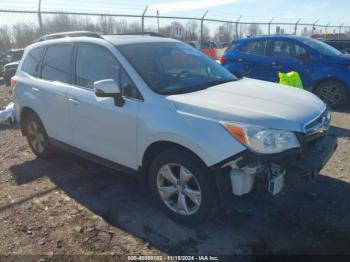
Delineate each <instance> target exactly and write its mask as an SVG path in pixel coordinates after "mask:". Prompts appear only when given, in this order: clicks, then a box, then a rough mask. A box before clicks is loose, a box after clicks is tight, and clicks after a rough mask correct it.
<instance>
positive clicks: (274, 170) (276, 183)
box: [268, 163, 287, 195]
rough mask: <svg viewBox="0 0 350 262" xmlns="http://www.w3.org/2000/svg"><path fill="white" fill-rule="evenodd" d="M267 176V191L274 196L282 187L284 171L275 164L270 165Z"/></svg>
mask: <svg viewBox="0 0 350 262" xmlns="http://www.w3.org/2000/svg"><path fill="white" fill-rule="evenodd" d="M269 171H270V172H269V174H268V178H269V180H268V190H269V192H270V193H271V194H273V195H276V194H278V193H279V192H281V191H282V189H283V187H284V179H285V176H286V173H287V172H286V169H285V168H284V167H282V166H281V165H279V164H277V163H271V164H270V168H269Z"/></svg>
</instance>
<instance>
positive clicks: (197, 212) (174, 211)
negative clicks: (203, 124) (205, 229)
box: [149, 147, 218, 225]
mask: <svg viewBox="0 0 350 262" xmlns="http://www.w3.org/2000/svg"><path fill="white" fill-rule="evenodd" d="M149 183H150V189H151V193H152V196H153V199H154V200H155V201H156V202H157V203H158V205H159V206H160V208H161V209H162V210H163V211H164V212H165V214H166V215H167V216H168V217H170V218H171V219H173V220H174V221H175V222H178V223H181V224H187V225H191V224H196V223H201V222H203V221H205V220H206V219H207V218H209V217H211V216H212V215H213V214H214V213H215V211H216V208H217V202H218V197H217V192H216V187H215V181H214V178H213V176H212V174H211V172H210V170H209V168H207V167H206V166H205V164H204V163H203V162H202V161H201V160H200V159H198V157H196V156H195V155H193V154H192V153H191V152H189V151H187V150H184V149H181V148H176V147H174V148H170V149H167V150H165V151H163V152H161V153H160V154H159V155H158V156H157V157H156V158H155V159H154V161H153V163H152V164H151V167H150V176H149Z"/></svg>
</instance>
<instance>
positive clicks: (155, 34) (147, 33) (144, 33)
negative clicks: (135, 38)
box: [116, 32, 166, 37]
mask: <svg viewBox="0 0 350 262" xmlns="http://www.w3.org/2000/svg"><path fill="white" fill-rule="evenodd" d="M116 35H148V36H158V37H166V36H164V35H161V34H158V33H155V32H134V33H120V34H116Z"/></svg>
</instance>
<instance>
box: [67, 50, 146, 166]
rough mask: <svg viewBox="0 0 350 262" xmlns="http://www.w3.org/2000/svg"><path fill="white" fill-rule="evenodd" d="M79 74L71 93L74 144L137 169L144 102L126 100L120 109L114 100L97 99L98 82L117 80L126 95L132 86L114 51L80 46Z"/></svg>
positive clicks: (77, 69)
mask: <svg viewBox="0 0 350 262" xmlns="http://www.w3.org/2000/svg"><path fill="white" fill-rule="evenodd" d="M75 71H76V73H75V85H76V86H75V87H71V88H69V90H68V104H69V105H68V108H69V113H70V117H71V126H72V132H73V143H72V144H73V145H74V146H75V147H77V148H79V149H81V150H84V151H86V152H89V153H91V154H94V155H96V156H99V157H102V158H104V159H107V160H110V161H113V162H115V163H118V164H121V165H123V166H126V167H129V168H133V169H136V168H137V165H136V137H137V115H138V108H139V103H140V101H139V100H137V99H128V98H127V97H125V100H126V101H125V104H124V105H123V106H122V107H118V106H116V105H115V104H114V99H113V98H109V97H108V98H101V97H96V96H95V93H94V90H93V83H94V82H95V81H99V80H104V79H114V80H115V81H116V83H118V84H119V85H120V87H121V89H122V92H124V90H123V89H124V88H123V87H124V86H128V88H129V89H130V85H132V82H131V80H130V78H129V77H128V76H127V74H126V73H125V72H124V70H123V69H122V68H121V67H120V64H119V63H118V61H117V60H116V58H115V56H114V55H113V54H112V52H111V51H110V50H108V49H107V48H105V47H103V46H99V45H95V44H80V45H78V46H77V50H76V70H75ZM125 81H128V82H129V83H127V84H126V83H125ZM131 93H132V92H131Z"/></svg>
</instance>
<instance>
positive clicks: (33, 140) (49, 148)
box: [23, 112, 55, 159]
mask: <svg viewBox="0 0 350 262" xmlns="http://www.w3.org/2000/svg"><path fill="white" fill-rule="evenodd" d="M23 124H24V129H23V130H24V134H25V136H26V138H27V141H28V144H29V146H30V148H31V150H32V151H33V153H34V154H35V155H36V156H38V157H40V158H44V159H47V158H51V157H53V156H54V155H55V148H54V147H53V145H52V144H51V143H50V140H49V137H48V136H47V133H46V130H45V128H44V125H43V124H42V122H41V120H40V118H39V117H38V116H37V115H36V114H35V113H33V112H31V113H29V114H27V115H26V116H25V119H24V120H23Z"/></svg>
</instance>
